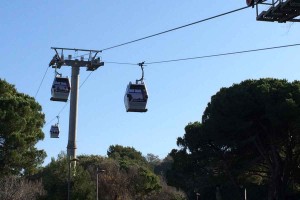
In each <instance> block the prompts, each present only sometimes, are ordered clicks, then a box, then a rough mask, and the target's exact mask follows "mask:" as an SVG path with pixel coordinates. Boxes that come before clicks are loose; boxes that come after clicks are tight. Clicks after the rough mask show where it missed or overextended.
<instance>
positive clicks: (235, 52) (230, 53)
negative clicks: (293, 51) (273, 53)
mask: <svg viewBox="0 0 300 200" xmlns="http://www.w3.org/2000/svg"><path fill="white" fill-rule="evenodd" d="M295 46H300V43H296V44H288V45H281V46H274V47H265V48H259V49H250V50H243V51H234V52H228V53H220V54H211V55H204V56H196V57H189V58H178V59H172V60H161V61H153V62H145V64H146V65H153V64H161V63H168V62H179V61H185V60H196V59H202V58H212V57H220V56H229V55H235V54H243V53H251V52H256V51H267V50H274V49H281V48H288V47H295ZM105 63H109V64H122V65H138V64H134V63H126V62H105Z"/></svg>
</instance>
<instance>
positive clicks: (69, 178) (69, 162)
mask: <svg viewBox="0 0 300 200" xmlns="http://www.w3.org/2000/svg"><path fill="white" fill-rule="evenodd" d="M68 165H69V176H68V200H70V190H71V160H70V157H69V158H68Z"/></svg>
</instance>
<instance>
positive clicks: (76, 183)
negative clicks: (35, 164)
mask: <svg viewBox="0 0 300 200" xmlns="http://www.w3.org/2000/svg"><path fill="white" fill-rule="evenodd" d="M86 160H87V159H83V162H84V161H86ZM85 166H87V165H86V164H83V165H81V160H80V161H79V162H76V167H74V162H69V160H68V159H67V156H66V155H65V153H61V154H60V155H58V158H57V159H56V160H55V159H54V158H52V160H51V162H50V163H49V164H48V165H47V166H46V167H45V168H44V169H43V171H42V172H41V173H40V174H39V175H38V176H39V177H41V178H42V179H43V183H44V187H45V190H46V191H47V196H46V197H45V198H44V199H46V200H47V199H49V200H50V199H56V200H60V199H61V200H65V199H67V197H68V177H69V169H70V188H71V190H70V191H71V192H70V197H71V199H77V200H81V199H82V200H83V199H86V200H89V199H94V197H95V196H96V194H95V188H96V187H95V182H93V181H92V177H91V174H90V173H89V170H88V169H86V168H85Z"/></svg>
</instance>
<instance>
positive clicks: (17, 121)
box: [0, 79, 46, 176]
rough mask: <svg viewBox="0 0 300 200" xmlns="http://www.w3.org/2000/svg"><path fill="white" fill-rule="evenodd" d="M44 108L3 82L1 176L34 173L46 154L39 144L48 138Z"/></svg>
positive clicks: (0, 84)
mask: <svg viewBox="0 0 300 200" xmlns="http://www.w3.org/2000/svg"><path fill="white" fill-rule="evenodd" d="M44 123H45V120H44V114H43V113H42V107H41V106H40V105H39V104H38V103H37V102H36V101H35V100H34V98H33V97H30V96H28V95H26V94H23V93H19V92H18V91H17V90H16V89H15V87H14V86H13V85H11V84H9V83H7V82H6V81H5V80H2V79H0V176H3V175H13V174H14V175H18V174H21V173H22V174H32V173H34V172H35V170H36V169H37V167H39V166H40V164H41V163H42V162H43V160H44V158H45V156H46V153H45V152H44V151H43V150H38V149H37V148H36V147H35V145H36V143H37V142H38V141H39V140H42V139H43V138H44V133H43V132H42V127H43V125H44Z"/></svg>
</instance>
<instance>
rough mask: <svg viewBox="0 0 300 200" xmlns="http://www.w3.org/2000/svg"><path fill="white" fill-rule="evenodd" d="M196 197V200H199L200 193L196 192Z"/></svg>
mask: <svg viewBox="0 0 300 200" xmlns="http://www.w3.org/2000/svg"><path fill="white" fill-rule="evenodd" d="M196 196H197V200H199V196H200V193H198V192H197V193H196Z"/></svg>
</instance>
